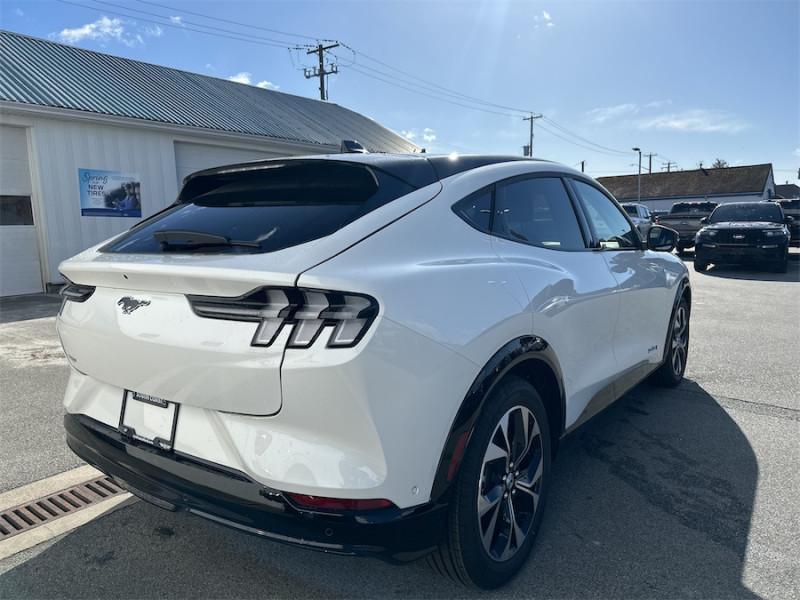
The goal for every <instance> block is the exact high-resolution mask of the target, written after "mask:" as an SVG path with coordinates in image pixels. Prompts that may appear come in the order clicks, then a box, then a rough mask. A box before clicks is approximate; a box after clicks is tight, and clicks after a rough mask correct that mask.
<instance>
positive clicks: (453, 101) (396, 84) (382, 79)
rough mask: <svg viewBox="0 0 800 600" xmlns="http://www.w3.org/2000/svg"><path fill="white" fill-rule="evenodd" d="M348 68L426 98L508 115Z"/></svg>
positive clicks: (355, 68)
mask: <svg viewBox="0 0 800 600" xmlns="http://www.w3.org/2000/svg"><path fill="white" fill-rule="evenodd" d="M349 68H350V69H352V70H353V71H355V72H356V73H360V74H361V75H364V76H365V77H369V78H370V79H375V80H377V81H382V82H383V83H386V84H388V85H393V86H395V87H398V88H401V89H404V90H407V91H409V92H413V93H415V94H420V95H422V96H427V97H428V98H432V99H434V100H438V101H439V102H447V103H448V104H454V105H456V106H461V107H463V108H468V109H470V110H477V111H480V112H484V113H489V114H493V115H500V116H503V117H507V116H509V114H508V113H504V112H499V111H496V110H489V109H487V108H481V107H479V106H471V105H469V104H462V103H461V102H457V101H455V100H450V99H448V98H442V97H440V96H434V95H433V94H428V93H426V92H423V91H421V90H418V89H414V88H411V87H408V86H405V85H402V84H400V83H397V82H396V81H392V80H390V79H384V78H383V77H378V76H377V75H372V74H371V73H367V72H366V71H362V70H361V69H360V68H359V67H358V66H356V65H351V66H350V67H349Z"/></svg>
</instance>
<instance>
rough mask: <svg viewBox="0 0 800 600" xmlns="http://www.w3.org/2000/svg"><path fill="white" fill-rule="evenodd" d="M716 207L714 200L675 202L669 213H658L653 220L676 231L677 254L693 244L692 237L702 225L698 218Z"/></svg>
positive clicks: (706, 214) (680, 253)
mask: <svg viewBox="0 0 800 600" xmlns="http://www.w3.org/2000/svg"><path fill="white" fill-rule="evenodd" d="M716 207H717V203H716V202H676V203H675V204H673V205H672V208H671V209H670V211H669V213H667V214H666V215H659V216H658V217H656V219H655V222H656V223H657V224H658V225H663V226H664V227H669V228H670V229H674V230H675V231H677V232H678V247H677V248H678V256H683V254H684V253H685V251H686V249H687V248H691V247H692V246H694V238H695V236H696V235H697V232H698V231H700V228H701V227H702V225H701V224H700V220H701V219H702V218H703V217H707V216H708V215H710V214H711V211H713V210H714V209H715V208H716Z"/></svg>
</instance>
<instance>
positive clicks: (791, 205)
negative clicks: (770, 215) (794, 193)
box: [778, 200, 800, 210]
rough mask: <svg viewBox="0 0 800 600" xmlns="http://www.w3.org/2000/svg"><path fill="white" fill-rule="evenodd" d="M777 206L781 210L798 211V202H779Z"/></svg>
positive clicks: (799, 201) (799, 205)
mask: <svg viewBox="0 0 800 600" xmlns="http://www.w3.org/2000/svg"><path fill="white" fill-rule="evenodd" d="M778 204H780V205H781V207H782V208H783V210H800V200H780V201H779V202H778Z"/></svg>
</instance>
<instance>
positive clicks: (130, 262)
mask: <svg viewBox="0 0 800 600" xmlns="http://www.w3.org/2000/svg"><path fill="white" fill-rule="evenodd" d="M676 241H677V237H676V234H675V232H674V231H672V230H669V229H667V228H663V227H659V226H653V227H652V228H651V229H650V231H649V232H648V235H647V238H646V240H642V238H641V237H640V236H639V235H638V234H637V233H636V232H635V227H634V226H633V224H632V223H631V221H630V219H629V217H628V216H627V215H626V214H625V211H624V210H622V209H621V208H620V206H619V204H618V203H617V202H616V201H615V200H614V199H613V197H612V196H611V195H610V194H609V193H608V192H607V191H606V190H605V189H604V188H602V187H601V186H599V185H598V184H597V183H596V182H595V181H594V180H593V179H591V178H589V177H587V176H585V175H583V174H581V173H579V172H577V171H575V170H572V169H569V168H567V167H564V166H561V165H558V164H555V163H551V162H545V161H535V160H521V159H519V158H517V157H498V156H459V157H448V156H430V155H371V154H344V155H331V156H320V157H303V158H287V159H270V160H265V161H257V162H254V163H246V164H242V165H232V166H227V167H220V168H217V169H210V170H206V171H201V172H198V173H195V174H193V175H191V176H189V177H188V178H187V179H186V180H185V182H184V186H183V188H182V190H181V192H180V195H179V197H178V199H177V200H176V202H175V203H174V204H172V205H170V206H169V207H168V208H166V209H165V210H163V211H161V212H159V213H156V214H155V215H153V216H151V217H149V218H147V219H145V220H143V221H142V222H140V223H139V224H137V225H135V226H134V227H132V228H131V229H130V230H129V231H127V232H124V233H122V234H120V235H118V236H115V237H114V238H112V239H110V240H107V241H106V242H103V243H102V244H99V245H97V246H95V247H93V248H90V249H88V250H86V251H84V252H82V253H80V254H78V255H77V256H75V257H74V258H71V259H69V260H67V261H65V262H64V263H62V265H61V267H60V269H61V272H62V273H63V275H64V276H65V277H66V278H67V279H68V284H67V285H66V287H65V288H64V290H63V291H62V294H63V296H64V303H63V306H62V309H61V312H60V314H59V316H58V321H57V327H58V332H59V336H60V338H61V341H62V344H63V347H64V351H65V353H66V355H67V357H68V360H69V362H70V364H71V367H72V369H71V376H70V380H69V385H68V387H67V392H66V396H65V399H64V404H65V407H66V412H67V415H66V417H65V426H66V430H67V441H68V444H69V446H70V447H71V448H72V449H73V451H74V452H76V453H77V454H78V455H79V456H80V457H81V458H83V459H84V460H86V461H87V462H88V463H90V464H93V465H95V466H96V467H98V468H99V469H100V470H102V471H104V472H106V473H108V474H109V475H111V476H113V477H114V478H116V479H117V480H118V481H120V482H121V484H123V485H124V486H126V487H127V488H128V489H130V490H131V491H133V492H134V493H135V494H137V495H139V496H141V497H142V498H144V499H146V500H148V501H150V502H153V503H155V504H157V505H159V506H161V507H163V508H168V509H171V510H177V509H182V510H188V511H190V512H192V513H194V514H196V515H199V516H202V517H204V518H208V519H212V520H214V521H217V522H220V523H224V524H227V525H231V526H233V527H236V528H238V529H241V530H244V531H249V532H252V533H257V534H259V535H261V536H263V537H267V538H271V539H274V540H277V541H282V542H288V543H293V544H298V545H302V546H306V547H310V548H314V549H318V550H323V551H328V552H336V553H342V554H368V555H374V556H379V557H382V558H386V559H389V560H400V561H407V560H413V559H415V558H419V557H422V556H427V557H428V560H429V561H430V562H431V564H432V565H433V566H434V567H436V568H437V569H438V570H440V571H441V572H443V573H445V574H448V575H450V576H451V577H453V578H455V579H457V580H458V581H461V582H463V583H466V584H470V585H475V586H479V587H483V588H493V587H497V586H499V585H502V584H503V583H504V582H506V581H507V580H508V579H509V578H510V577H512V576H513V575H514V573H516V571H517V570H519V569H520V568H521V566H522V564H523V563H524V561H525V559H526V557H527V555H528V553H529V552H530V549H531V546H532V544H533V540H534V537H535V533H536V531H537V529H538V524H539V521H540V520H541V518H542V511H543V507H544V499H545V497H546V494H547V489H548V485H549V482H550V479H551V476H552V470H551V461H552V460H553V456H554V453H555V451H556V449H557V446H558V441H559V439H560V438H561V437H562V436H563V435H565V434H566V433H568V432H570V431H571V430H573V429H574V428H575V427H577V426H578V425H579V424H581V423H583V422H585V421H586V420H587V419H588V418H590V417H591V416H593V415H594V414H595V413H597V412H598V411H599V410H601V409H602V408H604V407H605V406H607V405H608V404H610V403H611V402H612V401H613V400H615V399H616V398H618V397H620V396H622V395H623V394H624V393H625V392H626V391H627V390H628V389H630V388H631V387H632V386H634V385H635V384H637V383H638V382H639V381H641V380H643V379H644V378H646V377H651V378H653V379H654V380H655V381H657V382H659V383H661V384H663V385H669V386H674V385H677V384H678V383H679V382H680V381H681V379H682V377H683V372H684V369H685V367H686V358H687V352H688V343H689V314H690V304H691V290H690V288H689V281H688V275H687V271H686V268H685V266H684V265H683V263H682V262H681V261H680V260H679V259H678V258H676V257H675V256H673V255H672V253H671V252H670V251H671V250H672V249H673V248H674V247H675V243H676Z"/></svg>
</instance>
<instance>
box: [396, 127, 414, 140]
mask: <svg viewBox="0 0 800 600" xmlns="http://www.w3.org/2000/svg"><path fill="white" fill-rule="evenodd" d="M400 135H402V136H403V137H404V138H406V139H407V140H413V139H414V138H415V137H417V132H416V131H414V130H413V129H410V130H408V131H405V130H404V131H401V132H400Z"/></svg>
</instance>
